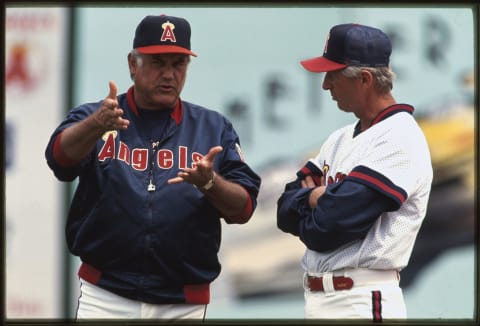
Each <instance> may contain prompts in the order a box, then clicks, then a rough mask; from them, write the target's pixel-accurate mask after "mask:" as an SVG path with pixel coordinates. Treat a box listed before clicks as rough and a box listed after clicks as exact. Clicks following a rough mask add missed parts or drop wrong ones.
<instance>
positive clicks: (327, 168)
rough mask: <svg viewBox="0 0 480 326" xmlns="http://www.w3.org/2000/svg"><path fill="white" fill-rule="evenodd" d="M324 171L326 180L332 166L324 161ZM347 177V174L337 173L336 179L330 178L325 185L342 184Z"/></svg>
mask: <svg viewBox="0 0 480 326" xmlns="http://www.w3.org/2000/svg"><path fill="white" fill-rule="evenodd" d="M322 170H323V176H324V178H326V177H327V173H328V171H330V165H328V164H327V162H326V161H323V168H322ZM346 176H347V175H346V174H345V173H342V172H337V173H335V177H332V176H329V177H328V178H326V179H327V180H326V182H325V185H331V184H334V183H337V182H340V181H342V180H343V179H345V177H346Z"/></svg>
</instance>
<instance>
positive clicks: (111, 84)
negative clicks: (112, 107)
mask: <svg viewBox="0 0 480 326" xmlns="http://www.w3.org/2000/svg"><path fill="white" fill-rule="evenodd" d="M108 86H109V87H110V92H109V93H108V98H110V99H112V100H115V101H116V100H117V85H116V84H115V82H114V81H113V80H111V81H109V82H108Z"/></svg>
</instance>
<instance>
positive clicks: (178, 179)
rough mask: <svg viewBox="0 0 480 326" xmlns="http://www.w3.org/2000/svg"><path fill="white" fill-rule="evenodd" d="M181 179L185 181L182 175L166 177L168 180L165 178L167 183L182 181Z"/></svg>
mask: <svg viewBox="0 0 480 326" xmlns="http://www.w3.org/2000/svg"><path fill="white" fill-rule="evenodd" d="M183 181H185V180H183V178H182V177H175V178H171V179H168V180H167V183H168V184H169V185H171V184H174V183H180V182H183Z"/></svg>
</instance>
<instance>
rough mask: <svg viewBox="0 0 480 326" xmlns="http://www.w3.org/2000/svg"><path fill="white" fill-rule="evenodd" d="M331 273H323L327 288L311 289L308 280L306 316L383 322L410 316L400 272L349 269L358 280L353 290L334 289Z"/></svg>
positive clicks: (354, 279) (305, 287) (346, 273)
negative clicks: (399, 275) (407, 310)
mask: <svg viewBox="0 0 480 326" xmlns="http://www.w3.org/2000/svg"><path fill="white" fill-rule="evenodd" d="M328 274H330V273H325V274H323V275H322V276H323V279H324V282H325V283H324V287H325V288H326V289H327V290H326V291H311V290H310V289H309V288H308V287H307V286H305V284H306V283H305V281H304V290H305V292H304V297H305V318H307V319H332V318H335V319H367V320H373V321H382V320H385V319H390V320H391V319H400V320H402V319H405V318H406V317H407V312H406V306H405V301H404V298H403V293H402V289H401V288H400V286H399V277H398V273H397V272H396V271H385V272H383V271H369V270H365V269H355V270H350V271H348V272H345V273H344V274H343V275H344V276H348V277H350V278H352V279H353V283H354V285H353V287H352V288H351V289H349V290H334V289H333V286H332V285H331V284H327V283H328V282H329V275H328ZM325 276H326V277H325ZM305 277H306V275H305ZM330 280H331V278H330Z"/></svg>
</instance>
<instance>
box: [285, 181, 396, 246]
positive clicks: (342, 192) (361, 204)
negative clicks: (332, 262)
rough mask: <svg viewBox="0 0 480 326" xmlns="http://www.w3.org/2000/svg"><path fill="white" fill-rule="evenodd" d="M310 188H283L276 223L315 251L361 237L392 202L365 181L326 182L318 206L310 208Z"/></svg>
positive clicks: (390, 208) (388, 209) (389, 207)
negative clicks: (330, 183) (332, 183)
mask: <svg viewBox="0 0 480 326" xmlns="http://www.w3.org/2000/svg"><path fill="white" fill-rule="evenodd" d="M311 190H312V189H308V188H304V189H297V190H295V189H291V190H286V191H285V192H284V193H283V194H282V196H281V197H280V199H279V201H278V212H277V224H278V227H279V228H280V229H281V230H283V231H285V232H289V233H292V234H294V235H298V236H299V238H300V240H301V241H302V242H303V243H304V244H305V245H306V246H307V248H309V249H311V250H315V251H318V252H324V251H329V250H333V249H336V248H338V247H340V246H342V245H344V244H347V243H349V242H351V241H354V240H358V239H362V238H364V237H365V236H366V234H367V233H368V231H369V230H370V228H371V227H372V225H373V224H374V223H375V221H376V220H377V219H378V218H379V216H380V215H381V214H382V213H383V212H386V211H390V210H392V207H393V206H395V203H394V202H393V201H392V199H391V198H389V197H386V196H385V195H384V194H381V193H380V192H378V191H376V190H374V189H372V188H370V187H368V186H366V185H363V184H360V183H356V182H353V181H342V182H340V183H338V184H335V185H331V186H327V188H326V191H325V193H324V194H323V195H322V196H321V197H320V198H319V200H318V204H317V206H316V207H315V208H310V206H309V204H308V196H309V195H310V191H311Z"/></svg>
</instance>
